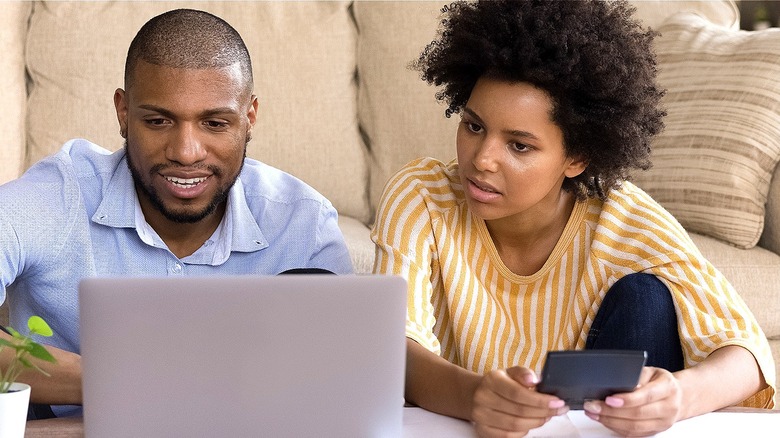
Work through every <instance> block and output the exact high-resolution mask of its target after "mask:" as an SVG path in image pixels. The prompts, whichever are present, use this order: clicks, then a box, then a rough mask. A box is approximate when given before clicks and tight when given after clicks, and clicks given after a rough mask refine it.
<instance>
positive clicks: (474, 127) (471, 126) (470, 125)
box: [463, 121, 482, 133]
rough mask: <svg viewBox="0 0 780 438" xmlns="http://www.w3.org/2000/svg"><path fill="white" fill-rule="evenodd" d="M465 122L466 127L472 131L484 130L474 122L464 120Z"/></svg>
mask: <svg viewBox="0 0 780 438" xmlns="http://www.w3.org/2000/svg"><path fill="white" fill-rule="evenodd" d="M463 123H465V124H466V128H468V129H469V131H471V132H474V133H477V132H480V131H482V127H481V126H479V125H478V124H476V123H474V122H468V121H464V122H463Z"/></svg>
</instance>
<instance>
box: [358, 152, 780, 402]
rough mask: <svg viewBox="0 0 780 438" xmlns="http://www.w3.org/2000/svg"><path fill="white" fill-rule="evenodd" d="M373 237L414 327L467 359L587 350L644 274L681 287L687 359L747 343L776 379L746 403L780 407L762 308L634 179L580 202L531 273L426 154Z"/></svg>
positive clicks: (391, 185) (531, 362)
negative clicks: (603, 317) (757, 313)
mask: <svg viewBox="0 0 780 438" xmlns="http://www.w3.org/2000/svg"><path fill="white" fill-rule="evenodd" d="M371 239H372V240H373V241H374V243H375V244H376V255H377V257H376V262H375V265H374V272H376V273H384V274H398V275H401V276H403V277H404V278H406V279H407V281H408V284H409V296H408V310H407V312H408V313H407V323H406V334H407V336H408V337H409V338H411V339H413V340H415V341H417V342H418V343H420V344H421V345H423V346H424V347H426V348H427V349H429V350H431V351H433V352H435V353H437V354H440V355H441V356H443V357H444V358H446V359H447V360H449V361H450V362H452V363H455V364H458V365H460V366H462V367H464V368H467V369H470V370H473V371H476V372H479V373H484V372H486V371H489V370H492V369H499V368H507V367H510V366H514V365H521V366H525V367H528V368H531V369H533V370H535V371H536V372H537V373H538V372H540V370H541V366H542V364H543V362H544V358H545V354H546V353H547V351H550V350H568V349H582V348H584V346H585V340H586V339H587V334H588V330H589V328H590V325H591V323H592V321H593V318H594V317H595V315H596V311H597V310H598V308H599V305H600V303H601V300H602V298H603V297H604V294H605V293H606V292H607V290H608V289H609V288H610V286H612V285H613V284H614V283H615V282H616V281H617V280H619V279H620V278H621V277H623V276H624V275H626V274H630V273H634V272H645V273H651V274H654V275H656V276H657V277H658V278H660V279H661V281H663V283H664V284H665V285H666V286H667V287H668V288H669V290H670V291H671V293H672V296H673V298H674V303H675V308H676V310H677V318H678V326H679V333H680V340H681V342H682V347H683V354H684V356H685V364H686V366H692V365H695V364H696V363H698V362H701V361H702V360H703V359H704V358H705V357H707V355H709V354H710V353H712V352H713V351H714V350H716V349H717V348H720V347H724V346H726V345H739V346H742V347H744V348H746V349H748V350H749V351H750V352H751V353H752V354H753V355H754V356H755V357H756V359H757V360H758V364H759V366H760V368H761V371H762V372H763V375H764V378H765V379H766V382H767V383H768V384H769V388H767V389H766V390H763V391H760V392H759V393H758V394H756V395H754V396H753V397H751V398H750V399H748V400H746V401H745V402H744V403H743V404H746V405H750V406H756V407H771V406H772V404H773V402H772V397H773V395H774V386H775V382H774V380H775V370H774V361H773V359H772V354H771V351H770V349H769V344H768V343H767V340H766V337H765V335H764V333H763V331H762V330H761V328H760V327H759V326H758V324H757V322H756V320H755V318H754V317H753V314H752V313H751V311H750V310H749V309H748V307H747V305H746V304H745V303H744V301H743V300H742V299H741V298H740V297H739V295H738V294H737V293H736V291H735V290H734V288H733V287H732V286H731V284H730V283H729V282H728V281H727V280H726V278H724V277H723V275H722V274H721V273H720V272H719V271H718V270H717V269H715V267H713V266H712V264H710V263H709V262H708V261H707V260H706V259H705V258H704V257H703V256H702V254H701V253H700V252H699V250H698V249H697V248H696V246H695V245H694V243H693V242H692V241H691V240H690V238H689V237H688V234H687V233H686V232H685V230H684V229H683V228H682V226H680V224H679V223H678V222H677V221H676V220H675V219H674V218H673V217H672V216H671V215H670V214H669V213H668V212H667V211H666V210H664V209H663V208H662V207H661V206H660V205H659V204H658V203H656V202H655V201H653V199H652V198H650V196H648V195H647V194H646V193H644V192H643V191H642V190H640V189H639V188H637V187H636V186H635V185H633V184H631V183H628V182H626V183H624V184H623V185H622V187H621V188H620V189H617V190H612V191H611V192H610V194H609V197H608V199H607V200H606V201H601V200H599V199H588V200H587V201H584V202H577V203H576V204H575V207H574V209H573V211H572V214H571V217H570V218H569V221H568V223H567V225H566V227H565V229H564V231H563V234H562V235H561V238H560V240H559V241H558V243H557V245H556V246H555V249H554V250H553V252H552V254H551V255H550V257H549V259H548V260H547V262H546V263H545V264H544V266H543V267H542V268H541V269H540V270H539V271H538V272H536V273H535V274H533V275H530V276H520V275H516V274H514V273H513V272H511V271H510V270H509V269H508V268H507V267H506V266H505V265H504V263H503V262H502V261H501V258H500V257H499V255H498V251H497V250H496V247H495V246H494V244H493V241H492V240H491V238H490V234H489V233H488V231H487V228H486V226H485V223H484V221H483V220H481V219H479V218H476V217H474V216H472V215H471V214H470V212H469V210H468V208H467V204H466V202H465V199H464V195H463V189H462V187H461V184H460V179H459V177H458V172H457V163H455V162H452V163H450V164H444V163H442V162H440V161H436V160H434V159H430V158H424V159H420V160H416V161H413V162H412V163H410V164H408V165H407V166H406V167H404V168H403V169H402V170H401V171H400V172H398V173H397V174H396V175H395V176H394V177H393V178H392V179H391V180H390V181H389V182H388V184H387V186H386V188H385V192H384V194H383V197H382V201H381V203H380V206H379V210H378V213H377V221H376V223H375V225H374V227H373V229H372V231H371Z"/></svg>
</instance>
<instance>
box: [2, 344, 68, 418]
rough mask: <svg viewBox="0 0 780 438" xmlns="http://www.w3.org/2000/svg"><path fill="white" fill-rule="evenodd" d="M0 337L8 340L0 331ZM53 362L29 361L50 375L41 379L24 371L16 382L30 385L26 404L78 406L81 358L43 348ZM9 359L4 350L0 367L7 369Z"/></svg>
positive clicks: (47, 347) (65, 352)
mask: <svg viewBox="0 0 780 438" xmlns="http://www.w3.org/2000/svg"><path fill="white" fill-rule="evenodd" d="M0 338H3V339H6V340H11V336H10V335H8V334H7V333H5V332H3V331H0ZM46 349H47V350H48V351H49V353H51V354H52V356H54V358H55V359H57V363H49V362H45V361H41V360H37V359H31V360H32V361H34V362H35V364H36V365H38V366H39V367H41V369H43V370H44V371H46V372H47V373H49V374H50V376H48V377H47V376H45V375H43V374H41V373H40V372H38V371H35V370H29V369H28V370H25V371H24V372H22V374H21V375H20V376H19V379H18V381H19V382H23V383H27V384H28V385H30V386H31V388H32V390H31V392H30V401H31V402H33V403H44V404H51V405H80V404H81V403H82V398H81V356H79V355H78V354H76V353H71V352H69V351H65V350H60V349H59V348H54V347H50V346H46ZM12 357H13V351H12V350H11V349H9V348H4V349H3V351H2V352H0V368H2V369H4V370H5V369H7V367H8V364H9V363H10V361H11V358H12Z"/></svg>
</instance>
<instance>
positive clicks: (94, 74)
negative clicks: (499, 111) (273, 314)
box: [0, 0, 780, 250]
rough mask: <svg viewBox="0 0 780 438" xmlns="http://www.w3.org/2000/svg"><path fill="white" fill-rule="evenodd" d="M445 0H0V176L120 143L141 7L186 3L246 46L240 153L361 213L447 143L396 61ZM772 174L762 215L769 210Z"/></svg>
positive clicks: (412, 54) (426, 36)
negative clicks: (72, 143)
mask: <svg viewBox="0 0 780 438" xmlns="http://www.w3.org/2000/svg"><path fill="white" fill-rule="evenodd" d="M444 4H446V2H443V1H412V2H407V1H365V0H361V1H356V2H349V1H329V2H324V1H315V2H176V1H166V2H59V1H57V2H0V17H3V18H2V21H3V24H4V25H3V26H0V38H1V40H2V41H3V42H5V43H6V44H4V46H5V49H4V56H3V57H0V89H2V90H3V100H4V102H3V105H4V107H5V108H4V109H5V112H4V113H5V116H6V117H5V123H4V129H2V130H0V144H2V147H0V160H2V162H3V163H4V164H3V166H2V167H0V183H2V182H5V181H7V180H10V179H12V178H15V177H17V176H18V175H19V174H20V172H21V171H22V170H23V169H26V168H27V167H29V165H30V164H32V163H33V162H35V161H37V160H38V159H40V158H42V157H43V156H45V155H47V154H50V153H52V152H54V151H55V150H57V149H58V148H59V147H60V145H61V144H62V143H63V142H64V141H66V140H67V139H69V138H73V137H84V138H87V139H89V140H92V141H94V142H96V143H98V144H101V145H103V146H105V147H107V148H109V149H112V150H115V149H118V148H120V147H121V146H122V143H121V138H120V137H119V135H118V125H117V122H116V116H115V113H114V109H113V104H112V95H113V92H114V90H115V89H116V88H117V87H121V86H122V70H123V67H124V58H125V54H126V50H127V46H128V45H129V42H130V40H131V38H132V37H133V35H134V34H135V32H136V31H137V30H138V28H139V27H140V26H141V25H142V24H143V23H144V22H145V21H146V20H148V19H149V18H151V17H152V16H154V15H156V14H159V13H161V12H163V11H165V10H169V9H172V8H180V7H193V8H198V9H204V10H207V11H210V12H213V13H215V14H217V15H219V16H221V17H223V18H225V19H226V20H227V21H228V22H230V23H231V24H232V25H233V26H234V27H236V29H238V31H239V32H240V33H241V34H242V36H243V37H244V39H245V40H246V43H247V45H248V47H249V50H250V53H251V54H252V56H253V63H254V73H255V82H256V93H257V94H258V96H259V99H260V112H259V123H258V126H257V127H256V128H255V132H254V140H252V142H251V143H250V145H249V149H248V154H249V155H250V156H251V157H254V158H258V159H260V160H263V161H266V162H268V163H269V164H272V165H275V166H277V167H280V168H282V169H284V170H287V171H289V172H291V173H293V174H295V175H297V176H299V177H301V178H302V179H304V180H305V181H307V182H309V183H310V184H311V185H313V186H314V187H315V188H317V189H318V190H320V191H321V192H322V193H323V194H325V195H326V196H327V197H329V198H330V199H331V200H332V201H333V203H334V205H336V207H337V208H338V209H339V211H340V212H341V213H342V214H344V215H347V216H351V217H355V218H357V219H359V220H361V221H363V222H364V223H370V221H371V220H372V217H373V206H375V205H376V204H377V203H378V201H379V197H380V195H381V192H382V188H383V186H384V184H385V182H386V181H387V179H388V178H389V177H390V176H391V175H392V174H393V173H394V172H395V171H397V170H398V169H399V168H400V167H401V166H402V165H403V164H405V163H406V162H408V161H409V160H411V159H413V158H416V157H418V156H422V155H429V156H434V157H437V158H440V159H443V160H448V159H451V158H453V157H454V155H455V150H454V138H455V130H456V125H457V117H453V118H451V119H447V118H445V117H444V106H443V105H441V104H439V103H438V102H436V100H435V99H434V93H435V91H436V90H434V89H433V88H432V87H429V86H428V85H427V84H425V83H424V82H423V81H421V80H420V79H419V75H418V74H417V73H416V72H414V71H412V70H410V69H409V68H408V64H409V62H410V61H412V60H413V59H415V58H416V57H417V56H418V54H419V53H420V51H421V50H422V49H423V48H424V47H425V45H426V44H427V43H429V42H430V41H431V40H432V39H433V37H434V36H435V32H436V29H437V27H438V20H439V16H440V13H441V8H442V7H443V5H444ZM634 5H635V6H636V7H637V15H638V17H639V18H640V19H641V20H642V21H643V22H644V23H645V24H646V25H648V26H650V27H654V28H657V27H659V25H660V24H661V22H662V20H664V19H665V18H667V17H668V16H670V15H672V14H674V13H676V12H679V11H682V10H693V11H696V12H697V13H699V14H701V15H703V16H705V17H706V18H707V19H708V20H710V21H712V22H714V23H718V24H720V25H722V26H725V27H730V28H735V27H736V26H737V25H738V22H739V14H738V10H737V8H736V6H735V2H734V1H731V0H721V1H677V0H651V1H636V2H634ZM25 54H26V57H25ZM25 75H28V77H27V81H26V82H25ZM775 180H777V178H775ZM777 186H778V183H775V184H774V186H773V190H772V193H773V195H775V196H774V197H770V199H769V206H768V209H769V210H768V217H767V219H768V222H778V218H780V205H779V204H780V200H778V199H777V198H778V196H776V195H777V194H778V190H777ZM772 218H774V219H772ZM767 226H768V232H767V234H766V235H765V236H764V238H763V239H762V241H761V242H762V245H765V246H768V247H770V248H773V249H775V250H777V249H778V248H780V230H776V229H775V228H780V224H778V225H777V226H775V225H774V224H772V223H768V224H767Z"/></svg>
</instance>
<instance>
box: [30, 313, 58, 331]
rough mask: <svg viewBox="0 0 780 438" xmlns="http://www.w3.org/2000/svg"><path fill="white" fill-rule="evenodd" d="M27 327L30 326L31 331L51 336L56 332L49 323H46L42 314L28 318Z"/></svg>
mask: <svg viewBox="0 0 780 438" xmlns="http://www.w3.org/2000/svg"><path fill="white" fill-rule="evenodd" d="M27 327H29V328H30V333H37V334H39V335H41V336H51V335H52V334H54V332H52V330H51V327H49V324H46V321H44V320H43V318H41V317H40V316H35V315H33V316H31V317H30V319H28V320H27Z"/></svg>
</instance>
